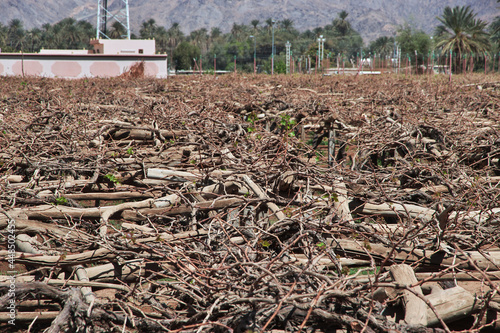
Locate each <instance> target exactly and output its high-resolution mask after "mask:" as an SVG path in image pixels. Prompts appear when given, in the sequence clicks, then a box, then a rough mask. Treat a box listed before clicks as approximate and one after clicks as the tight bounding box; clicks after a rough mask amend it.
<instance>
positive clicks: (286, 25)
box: [280, 19, 293, 32]
mask: <svg viewBox="0 0 500 333" xmlns="http://www.w3.org/2000/svg"><path fill="white" fill-rule="evenodd" d="M280 25H281V28H282V29H283V30H285V31H288V32H291V31H292V29H293V20H290V19H284V20H283V21H281V22H280Z"/></svg>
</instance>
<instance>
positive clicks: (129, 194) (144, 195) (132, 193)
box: [62, 191, 155, 200]
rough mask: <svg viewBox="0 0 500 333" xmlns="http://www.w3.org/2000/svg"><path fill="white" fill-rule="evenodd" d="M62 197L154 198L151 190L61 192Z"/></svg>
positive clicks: (87, 198)
mask: <svg viewBox="0 0 500 333" xmlns="http://www.w3.org/2000/svg"><path fill="white" fill-rule="evenodd" d="M62 196H63V197H65V198H68V199H73V200H130V199H145V198H154V197H155V196H154V194H153V193H151V192H138V191H128V192H92V193H63V194H62Z"/></svg>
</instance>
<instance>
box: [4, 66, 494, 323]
mask: <svg viewBox="0 0 500 333" xmlns="http://www.w3.org/2000/svg"><path fill="white" fill-rule="evenodd" d="M494 79H495V77H479V76H478V77H467V78H455V81H454V82H452V83H451V84H450V83H448V82H446V81H445V80H444V78H441V77H427V76H426V77H422V78H416V77H412V78H411V79H408V78H404V77H396V76H394V77H385V76H384V77H356V78H353V77H348V78H346V77H320V76H298V77H297V76H287V77H285V76H275V77H268V76H263V77H260V76H255V77H253V76H248V77H244V76H233V75H231V76H221V77H217V78H214V77H208V76H204V77H199V76H197V77H174V78H170V79H168V80H150V79H140V80H133V79H132V78H128V79H125V78H120V79H88V80H74V81H62V80H50V79H21V78H1V79H0V80H1V81H2V82H1V85H0V204H1V210H0V225H1V226H2V229H3V232H2V234H1V235H2V236H1V238H2V246H3V247H2V249H3V250H2V251H0V252H1V253H2V259H3V263H2V266H1V272H0V273H1V274H2V275H1V276H0V282H1V283H2V285H1V287H0V290H1V295H3V296H1V297H0V308H1V309H2V311H3V312H1V313H0V319H1V320H0V321H1V322H2V326H1V327H0V328H1V329H4V330H6V331H9V330H11V329H12V318H13V317H12V312H11V311H10V309H11V308H12V306H10V308H9V305H10V304H11V303H12V300H14V304H15V325H16V327H17V329H19V330H26V329H28V330H29V331H31V332H37V331H44V330H46V331H48V332H59V331H76V330H77V329H79V330H85V331H88V332H110V331H120V332H122V331H131V332H132V331H141V332H142V331H172V332H181V331H182V332H191V331H192V332H208V331H210V332H212V331H217V332H226V331H234V332H264V331H274V332H280V331H281V332H283V331H287V332H295V331H304V332H305V331H316V332H334V331H335V330H336V329H347V330H350V331H365V332H373V331H375V332H386V331H391V330H392V331H419V332H422V331H451V330H469V329H480V328H487V327H488V328H496V327H497V321H496V314H497V311H498V310H499V309H500V297H499V296H498V295H497V294H498V292H499V291H500V289H499V284H498V280H499V279H500V267H499V266H500V249H499V248H498V240H499V237H500V236H499V234H498V230H499V225H500V219H499V216H500V197H499V196H500V186H499V181H500V162H499V158H500V134H499V133H500V115H499V112H498V110H499V108H500V100H499V95H500V94H499V86H500V84H499V83H496V82H494ZM14 241H15V252H13V251H12V248H11V247H9V244H11V243H12V244H13V243H14ZM9 242H10V243H9ZM13 276H14V277H15V278H13ZM13 288H14V291H15V293H14V294H15V295H13V294H12V293H11V291H12V290H13Z"/></svg>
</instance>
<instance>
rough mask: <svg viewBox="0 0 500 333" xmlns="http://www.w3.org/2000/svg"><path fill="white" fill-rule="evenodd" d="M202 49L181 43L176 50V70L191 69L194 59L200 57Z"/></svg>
mask: <svg viewBox="0 0 500 333" xmlns="http://www.w3.org/2000/svg"><path fill="white" fill-rule="evenodd" d="M200 54H201V52H200V49H199V48H198V47H196V46H194V45H193V44H191V43H188V42H186V41H184V42H181V43H180V44H179V45H178V46H177V47H176V48H175V50H174V53H173V62H174V65H175V68H176V69H191V68H193V65H194V59H197V58H199V57H200Z"/></svg>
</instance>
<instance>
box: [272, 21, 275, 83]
mask: <svg viewBox="0 0 500 333" xmlns="http://www.w3.org/2000/svg"><path fill="white" fill-rule="evenodd" d="M274 23H276V20H275V19H271V28H272V35H273V40H272V46H271V75H274Z"/></svg>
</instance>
